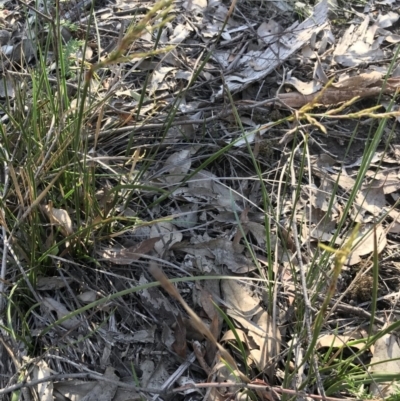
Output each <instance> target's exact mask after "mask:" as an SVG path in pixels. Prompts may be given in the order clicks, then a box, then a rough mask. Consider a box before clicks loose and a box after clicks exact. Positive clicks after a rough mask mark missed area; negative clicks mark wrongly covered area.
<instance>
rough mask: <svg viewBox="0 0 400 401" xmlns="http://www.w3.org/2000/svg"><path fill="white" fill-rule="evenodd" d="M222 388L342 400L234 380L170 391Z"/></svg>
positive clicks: (340, 400) (349, 399) (351, 400)
mask: <svg viewBox="0 0 400 401" xmlns="http://www.w3.org/2000/svg"><path fill="white" fill-rule="evenodd" d="M210 387H211V388H224V387H235V388H248V389H251V390H261V391H266V392H276V393H278V394H288V395H294V396H299V395H301V396H303V397H310V398H312V399H314V400H326V401H343V399H342V398H334V397H323V396H321V395H318V394H308V393H306V392H304V391H296V390H289V389H286V388H280V387H276V386H262V385H259V384H246V383H236V382H225V383H193V384H187V385H185V386H182V387H178V388H175V389H174V390H172V393H179V392H181V391H186V390H190V389H197V388H210ZM346 401H363V400H360V399H358V398H346Z"/></svg>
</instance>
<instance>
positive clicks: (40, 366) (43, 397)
mask: <svg viewBox="0 0 400 401" xmlns="http://www.w3.org/2000/svg"><path fill="white" fill-rule="evenodd" d="M52 374H53V372H52V370H51V369H50V368H49V366H48V365H47V363H46V362H45V361H43V360H41V361H39V362H37V363H35V365H34V369H33V380H38V379H43V378H45V377H48V376H51V375H52ZM37 397H38V399H39V400H40V401H53V400H54V397H53V382H52V381H48V382H43V383H39V384H38V385H37Z"/></svg>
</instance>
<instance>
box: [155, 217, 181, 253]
mask: <svg viewBox="0 0 400 401" xmlns="http://www.w3.org/2000/svg"><path fill="white" fill-rule="evenodd" d="M150 238H160V239H159V240H158V241H157V242H156V243H155V244H154V249H155V251H156V252H157V253H158V254H159V255H160V256H161V255H162V254H163V253H164V252H165V251H167V250H168V249H170V248H171V247H172V246H173V245H174V244H176V243H178V242H181V241H182V238H183V235H182V233H181V232H180V231H178V230H177V229H176V227H175V226H174V225H173V224H172V223H170V222H168V221H162V222H161V223H157V224H154V225H152V226H151V229H150Z"/></svg>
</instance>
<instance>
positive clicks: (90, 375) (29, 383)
mask: <svg viewBox="0 0 400 401" xmlns="http://www.w3.org/2000/svg"><path fill="white" fill-rule="evenodd" d="M28 379H29V378H26V379H25V380H23V381H22V382H20V383H17V384H14V385H12V386H8V387H6V388H3V389H0V396H1V395H4V394H8V393H12V392H13V391H17V390H20V389H22V388H25V387H34V386H36V385H37V384H40V383H45V382H54V381H59V380H63V379H93V380H99V381H104V382H108V383H112V384H115V385H118V387H122V388H126V389H129V390H134V391H137V392H143V393H156V394H161V393H163V392H164V390H163V389H160V388H142V387H137V386H135V385H132V384H127V383H122V382H120V381H115V380H112V379H109V378H107V377H105V376H102V375H96V374H93V373H71V374H56V375H50V376H47V377H42V378H40V379H36V380H30V381H28Z"/></svg>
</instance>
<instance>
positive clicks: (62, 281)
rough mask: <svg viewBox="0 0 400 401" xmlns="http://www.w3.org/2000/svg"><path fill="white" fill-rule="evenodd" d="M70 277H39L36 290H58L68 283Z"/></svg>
mask: <svg viewBox="0 0 400 401" xmlns="http://www.w3.org/2000/svg"><path fill="white" fill-rule="evenodd" d="M71 282H72V279H71V278H69V277H56V276H54V277H39V278H38V279H37V283H36V289H37V290H38V291H49V290H59V289H61V288H64V287H65V286H66V285H67V284H70V283H71Z"/></svg>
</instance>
